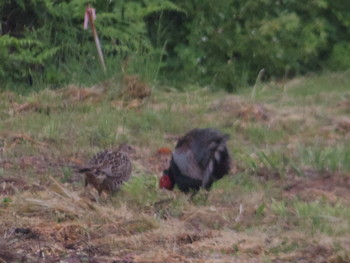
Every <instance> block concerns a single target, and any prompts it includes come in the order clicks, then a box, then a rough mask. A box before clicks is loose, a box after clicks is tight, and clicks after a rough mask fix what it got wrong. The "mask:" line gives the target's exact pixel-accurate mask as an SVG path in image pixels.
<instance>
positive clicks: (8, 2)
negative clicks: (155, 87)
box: [0, 0, 176, 88]
mask: <svg viewBox="0 0 350 263" xmlns="http://www.w3.org/2000/svg"><path fill="white" fill-rule="evenodd" d="M88 2H90V3H92V5H93V6H94V7H95V8H96V10H97V11H96V12H97V19H96V28H97V31H98V33H99V36H100V39H101V42H102V47H103V52H104V54H105V55H106V57H107V58H106V62H107V65H108V68H109V73H108V74H110V75H112V74H115V73H116V72H120V71H121V67H122V65H123V64H124V66H126V65H125V64H126V59H127V58H128V60H127V62H128V65H127V66H128V68H130V69H131V70H132V69H133V68H134V67H133V65H138V70H139V69H142V66H146V65H145V64H147V63H149V60H150V59H154V58H155V56H154V54H160V52H158V53H157V52H155V50H154V49H153V47H152V45H151V43H150V41H149V39H148V37H147V28H146V25H145V21H144V17H145V16H147V15H149V14H151V13H152V12H160V11H161V10H164V9H174V10H175V9H176V6H175V5H174V4H172V3H170V2H169V1H163V0H162V1H161V0H152V1H124V0H118V1H102V0H100V1H98V0H96V1H87V0H67V1H57V0H34V1H23V0H5V1H2V2H1V3H0V14H1V15H0V18H1V24H2V32H1V34H2V35H1V37H0V58H1V59H2V61H3V64H2V65H1V66H0V78H1V80H2V81H1V82H2V83H3V84H4V83H5V82H6V81H26V80H27V77H28V76H30V77H31V78H32V77H33V78H34V82H35V81H36V82H38V81H39V82H44V83H50V84H51V85H54V86H55V85H57V84H58V85H59V84H62V82H86V81H89V80H91V79H92V80H93V81H96V79H95V78H94V75H96V74H100V75H102V77H104V78H106V77H107V76H106V75H103V74H101V73H102V70H100V65H99V64H98V60H97V54H96V49H95V46H94V42H93V38H92V36H91V32H90V30H86V31H85V30H83V27H82V26H83V19H84V12H85V7H86V4H87V3H88ZM8 54H9V55H8ZM130 58H131V59H130ZM156 59H157V61H159V57H157V58H156ZM145 69H146V70H148V71H145V72H146V74H156V73H157V70H153V72H150V71H149V69H150V67H145ZM138 73H140V74H143V73H144V72H142V71H141V72H138ZM9 76H10V77H9ZM147 77H148V76H147ZM149 77H154V76H149ZM0 88H1V87H0Z"/></svg>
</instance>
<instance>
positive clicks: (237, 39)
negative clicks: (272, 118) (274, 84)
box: [0, 0, 350, 91]
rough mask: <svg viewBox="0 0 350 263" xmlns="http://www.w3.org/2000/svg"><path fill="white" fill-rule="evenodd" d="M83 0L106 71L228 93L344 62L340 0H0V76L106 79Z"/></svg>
mask: <svg viewBox="0 0 350 263" xmlns="http://www.w3.org/2000/svg"><path fill="white" fill-rule="evenodd" d="M87 2H90V3H92V5H93V6H94V7H96V9H97V20H96V26H97V29H98V32H99V35H100V38H101V42H102V46H103V52H104V54H105V56H106V60H107V64H108V69H109V71H108V74H109V75H113V74H116V73H117V72H121V71H123V70H126V71H129V72H136V73H139V74H141V75H143V76H145V77H147V78H149V79H151V80H152V79H155V78H159V77H163V79H164V80H166V81H171V82H172V83H176V82H177V83H183V82H187V83H194V84H200V85H210V86H213V87H220V88H225V89H227V90H230V91H232V90H234V89H235V88H237V87H238V86H242V85H245V84H247V83H252V82H254V81H255V79H256V78H257V76H258V73H259V72H264V74H262V76H263V77H265V78H270V77H277V78H280V77H289V76H293V75H295V74H303V73H306V72H310V71H317V70H322V69H331V70H343V69H347V68H349V67H350V43H349V41H348V40H349V37H350V14H349V12H348V10H350V1H348V0H339V1H332V0H313V1H308V2H307V3H305V2H302V1H298V0H277V1H270V0H246V1H240V0H218V1H210V0H205V1H204V0H169V1H167V0H133V1H125V0H114V1H107V0H104V1H102V0H95V1H87V0H66V1H57V0H32V1H25V0H4V1H2V2H1V3H0V11H1V12H0V14H1V17H0V19H1V28H2V30H1V36H0V60H1V61H2V63H1V64H0V78H1V82H2V83H8V81H22V82H23V81H24V82H27V81H29V82H32V81H33V79H34V83H38V82H39V83H40V82H43V83H47V84H51V85H53V86H55V85H60V84H62V83H65V82H72V81H78V82H82V81H83V82H84V81H90V82H93V81H96V80H97V79H99V78H103V77H106V76H105V75H103V74H102V72H101V69H100V66H99V64H98V62H97V58H96V50H95V47H94V43H93V40H92V36H91V32H90V31H88V30H86V31H84V30H82V23H83V16H84V11H85V6H86V3H87ZM262 69H264V70H263V71H262ZM159 70H160V73H161V75H159ZM28 78H29V80H28ZM32 78H33V79H32ZM3 85H6V84H3ZM0 88H1V87H0Z"/></svg>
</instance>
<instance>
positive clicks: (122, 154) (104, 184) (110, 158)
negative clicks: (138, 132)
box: [78, 144, 134, 195]
mask: <svg viewBox="0 0 350 263" xmlns="http://www.w3.org/2000/svg"><path fill="white" fill-rule="evenodd" d="M132 152H134V149H133V148H132V147H131V146H130V145H128V144H122V145H120V146H119V148H118V149H117V150H114V151H113V150H105V151H102V152H99V153H97V154H96V155H95V156H93V157H92V159H91V160H90V161H89V162H88V165H87V166H86V167H80V168H79V169H78V172H80V173H84V174H85V186H88V185H89V184H90V185H92V186H93V187H95V188H96V190H97V191H98V193H99V195H101V194H102V192H103V191H105V192H107V193H109V194H113V193H115V192H117V191H118V190H119V189H120V187H121V186H122V185H123V183H124V182H125V181H127V180H129V178H130V175H131V170H132V167H131V161H130V157H129V155H130V154H131V153H132Z"/></svg>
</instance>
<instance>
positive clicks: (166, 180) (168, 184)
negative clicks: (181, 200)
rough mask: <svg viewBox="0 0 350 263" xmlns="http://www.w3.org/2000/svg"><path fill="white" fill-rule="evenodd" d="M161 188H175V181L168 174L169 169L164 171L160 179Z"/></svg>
mask: <svg viewBox="0 0 350 263" xmlns="http://www.w3.org/2000/svg"><path fill="white" fill-rule="evenodd" d="M159 188H165V189H167V190H173V189H174V183H173V182H172V181H171V179H170V176H169V174H168V170H164V171H163V175H162V177H161V178H160V179H159Z"/></svg>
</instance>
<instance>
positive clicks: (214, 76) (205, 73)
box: [166, 0, 350, 90]
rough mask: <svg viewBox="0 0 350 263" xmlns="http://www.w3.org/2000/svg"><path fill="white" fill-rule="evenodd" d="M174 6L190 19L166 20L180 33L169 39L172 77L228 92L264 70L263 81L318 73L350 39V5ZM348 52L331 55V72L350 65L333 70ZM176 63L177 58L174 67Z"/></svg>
mask: <svg viewBox="0 0 350 263" xmlns="http://www.w3.org/2000/svg"><path fill="white" fill-rule="evenodd" d="M173 2H174V3H175V4H177V5H178V6H180V7H181V8H182V9H184V10H185V11H186V16H183V15H182V16H181V15H180V18H179V14H177V13H173V14H172V16H171V15H168V16H167V17H166V19H168V20H169V21H173V22H172V23H173V27H174V28H178V31H177V32H175V30H173V31H174V32H175V34H174V35H172V36H170V37H171V41H172V45H171V46H170V47H169V49H171V50H168V51H169V52H168V54H169V56H168V57H167V59H168V61H169V63H166V65H167V66H168V68H167V70H168V72H177V71H179V70H180V72H181V73H182V75H181V79H185V80H187V81H188V80H190V81H196V82H198V83H199V84H202V85H212V86H214V87H223V88H226V89H227V90H234V89H236V88H237V87H239V86H242V85H244V84H246V83H253V82H254V81H255V80H256V78H257V76H258V73H259V72H260V71H261V69H265V70H264V72H265V76H264V77H265V78H270V77H284V76H287V77H288V76H293V75H295V74H300V73H306V72H308V71H315V70H320V69H322V67H324V66H325V65H329V61H328V60H329V56H330V53H331V52H332V50H333V47H334V45H337V43H338V42H339V41H342V40H343V39H344V40H345V39H348V38H349V34H350V31H349V21H350V20H349V14H348V12H347V11H346V10H349V8H350V4H349V1H331V0H321V1H311V2H308V3H307V4H305V3H304V2H300V1H297V0H279V1H266V0H247V1H240V0H231V1H228V0H219V1H202V0H192V1H187V0H173ZM335 2H337V3H335ZM346 7H348V8H346ZM169 16H170V17H173V19H169ZM175 18H176V19H175ZM179 23H180V25H179ZM166 37H169V36H168V35H166ZM174 42H175V43H174ZM339 48H341V50H339ZM346 50H347V49H346V47H344V46H341V47H336V48H335V50H333V53H332V54H333V55H332V56H331V57H333V58H332V61H333V62H332V65H333V66H331V67H333V68H342V69H343V68H345V67H346V65H348V64H347V63H348V62H347V61H344V60H342V61H341V65H343V66H342V67H334V64H338V62H339V59H340V58H339V55H337V54H342V53H343V52H346ZM340 56H341V55H340ZM174 57H177V58H179V59H177V60H176V63H173V61H174ZM334 57H337V58H335V59H334Z"/></svg>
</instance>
